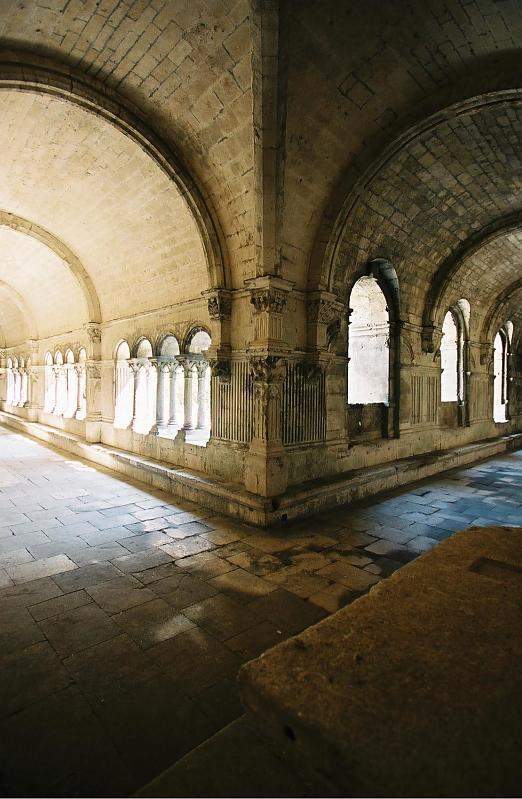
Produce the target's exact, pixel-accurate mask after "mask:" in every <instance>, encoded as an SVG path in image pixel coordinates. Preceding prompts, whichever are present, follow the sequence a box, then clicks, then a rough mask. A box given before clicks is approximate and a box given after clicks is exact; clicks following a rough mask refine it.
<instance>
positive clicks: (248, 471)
mask: <svg viewBox="0 0 522 799" xmlns="http://www.w3.org/2000/svg"><path fill="white" fill-rule="evenodd" d="M287 485H288V466H287V463H286V454H285V451H284V449H283V448H282V447H281V448H278V449H277V450H269V451H266V450H251V451H250V452H249V453H248V455H247V456H246V458H245V488H246V489H247V491H250V492H252V494H258V495H259V496H261V497H276V496H278V495H279V494H282V493H284V491H286V488H287Z"/></svg>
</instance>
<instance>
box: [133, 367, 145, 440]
mask: <svg viewBox="0 0 522 799" xmlns="http://www.w3.org/2000/svg"><path fill="white" fill-rule="evenodd" d="M130 368H131V370H132V384H133V385H132V421H131V429H132V430H135V429H136V425H137V424H138V422H139V408H138V399H139V390H140V387H141V380H142V377H141V375H142V373H143V364H141V363H131V364H130Z"/></svg>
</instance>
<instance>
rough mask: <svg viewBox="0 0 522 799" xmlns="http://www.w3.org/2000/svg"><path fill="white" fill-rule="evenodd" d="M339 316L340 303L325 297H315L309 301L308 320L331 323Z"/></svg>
mask: <svg viewBox="0 0 522 799" xmlns="http://www.w3.org/2000/svg"><path fill="white" fill-rule="evenodd" d="M338 317H339V307H338V303H336V302H332V300H327V299H325V298H324V297H314V298H313V299H312V300H309V302H308V320H309V321H310V322H318V323H319V324H320V325H329V324H331V323H332V322H333V321H334V320H335V319H336V318H338Z"/></svg>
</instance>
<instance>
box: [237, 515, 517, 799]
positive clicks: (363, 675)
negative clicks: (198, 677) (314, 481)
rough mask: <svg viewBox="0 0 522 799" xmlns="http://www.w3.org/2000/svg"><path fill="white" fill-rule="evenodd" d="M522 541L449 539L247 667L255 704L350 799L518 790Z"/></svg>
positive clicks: (247, 693)
mask: <svg viewBox="0 0 522 799" xmlns="http://www.w3.org/2000/svg"><path fill="white" fill-rule="evenodd" d="M521 543H522V529H521V528H515V527H505V528H502V527H497V528H495V527H493V528H482V529H481V528H472V529H470V530H468V531H465V532H461V533H458V534H457V535H455V536H453V537H452V538H451V539H449V540H447V541H444V542H443V543H441V544H440V545H439V546H438V547H437V548H436V549H435V550H433V551H432V552H429V553H427V554H425V555H423V556H422V557H420V558H419V559H417V560H416V561H414V562H413V563H411V564H410V565H409V566H406V567H404V568H403V569H401V570H400V571H399V572H397V573H396V574H394V575H393V576H392V577H390V578H389V579H388V580H385V581H383V582H381V583H380V584H379V585H378V586H376V587H375V588H373V589H372V590H371V591H370V593H369V594H368V595H366V596H365V597H363V598H362V599H360V600H358V601H357V602H355V603H353V604H352V605H350V606H349V607H347V608H345V609H343V610H340V611H339V612H338V613H336V614H334V615H333V616H331V617H329V618H328V619H326V620H325V621H323V622H321V623H320V624H318V625H316V626H315V627H312V628H310V629H308V630H307V631H305V632H304V633H302V634H301V635H299V636H298V637H296V638H294V639H291V640H289V641H287V642H284V643H282V644H280V645H278V646H277V647H276V648H275V649H273V650H271V651H269V652H267V653H265V654H264V655H262V656H261V657H260V658H259V659H258V660H255V661H252V662H251V663H249V664H248V665H246V666H245V667H244V668H243V669H242V671H241V672H240V677H239V679H240V685H241V693H242V698H243V702H244V704H245V706H246V708H247V709H248V711H249V712H250V713H251V714H252V715H253V717H254V718H255V722H256V723H257V724H258V725H259V726H260V729H262V730H263V731H264V732H266V733H268V732H269V733H271V734H272V735H273V736H274V737H275V738H276V739H277V740H278V741H280V742H281V743H284V745H286V746H287V747H289V748H291V749H292V750H293V754H294V756H295V757H296V758H297V762H300V761H302V762H306V763H313V764H314V766H315V768H316V770H317V771H318V772H319V773H320V774H322V775H324V776H326V777H327V778H328V779H329V780H330V781H331V782H332V784H333V785H335V786H337V788H338V789H339V790H341V791H342V792H345V793H346V795H352V796H353V795H356V796H358V795H365V796H366V795H371V796H440V795H442V796H487V795H492V796H510V795H516V793H517V791H518V788H519V786H520V779H521V765H522V764H521V761H520V752H519V744H518V741H519V724H520V713H521V701H522V699H521V697H522V684H521V677H520V669H519V662H520V657H521V656H522V636H521V634H520V630H521V627H520V610H521V607H522V556H521Z"/></svg>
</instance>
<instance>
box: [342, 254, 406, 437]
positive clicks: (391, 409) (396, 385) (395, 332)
mask: <svg viewBox="0 0 522 799" xmlns="http://www.w3.org/2000/svg"><path fill="white" fill-rule="evenodd" d="M362 278H373V279H374V280H375V283H376V285H377V287H378V289H379V290H380V292H381V294H382V296H383V297H384V300H385V302H386V308H385V312H386V315H387V327H388V333H387V353H388V354H387V357H388V364H387V370H386V372H387V378H388V391H387V395H388V398H387V403H386V404H387V413H386V419H385V420H384V421H383V432H384V434H385V435H386V436H388V437H389V438H393V437H395V438H398V437H399V434H400V421H399V420H400V351H401V341H400V333H401V328H402V322H401V316H400V314H401V303H400V292H399V280H398V277H397V273H396V271H395V268H394V267H393V265H392V264H391V263H390V262H389V261H388V260H386V259H385V258H375V259H374V260H373V261H370V262H369V263H368V264H366V266H365V267H364V268H362V269H360V270H358V271H357V272H356V274H355V275H353V277H352V278H351V280H350V283H349V286H348V292H349V293H348V296H349V297H350V310H349V313H350V314H351V312H352V307H351V298H352V293H353V289H354V287H355V286H356V285H357V284H358V283H359V281H360V280H361V279H362ZM350 325H351V323H350V324H349V325H348V328H349V329H348V337H349V336H350ZM348 368H349V367H348ZM348 379H349V378H348Z"/></svg>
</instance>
